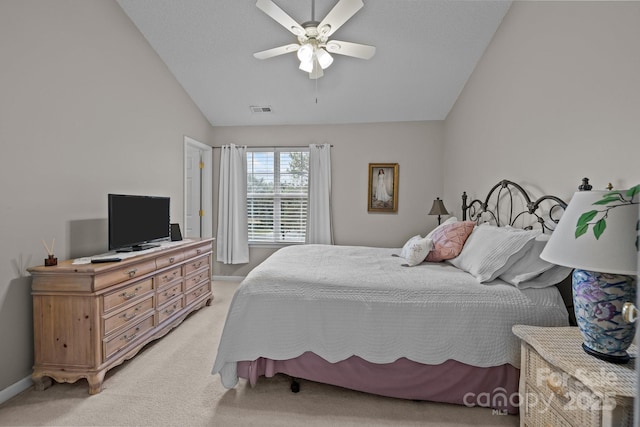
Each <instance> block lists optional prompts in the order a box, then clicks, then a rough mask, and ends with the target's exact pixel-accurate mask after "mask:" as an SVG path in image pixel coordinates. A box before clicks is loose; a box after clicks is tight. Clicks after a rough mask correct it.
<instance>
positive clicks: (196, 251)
mask: <svg viewBox="0 0 640 427" xmlns="http://www.w3.org/2000/svg"><path fill="white" fill-rule="evenodd" d="M209 252H211V243H206V244H204V245H200V246H196V247H195V248H191V249H186V250H185V251H184V258H185V259H189V258H193V257H197V256H198V255H201V254H206V253H209Z"/></svg>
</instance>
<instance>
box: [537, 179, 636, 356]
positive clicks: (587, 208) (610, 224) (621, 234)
mask: <svg viewBox="0 0 640 427" xmlns="http://www.w3.org/2000/svg"><path fill="white" fill-rule="evenodd" d="M639 196H640V185H637V186H635V187H633V188H631V189H629V190H623V191H580V192H577V193H575V194H574V196H573V198H572V199H571V202H570V203H569V206H568V207H567V209H566V211H565V212H564V214H563V215H562V218H561V219H560V222H559V223H558V227H557V228H556V230H555V231H554V232H553V234H552V236H551V239H550V240H549V242H548V243H547V245H546V247H545V249H544V250H543V251H542V253H541V254H540V257H541V258H542V259H544V260H546V261H549V262H552V263H554V264H559V265H563V266H566V267H572V268H574V269H575V270H574V272H573V301H574V309H575V314H576V320H577V323H578V327H579V328H580V332H581V333H582V337H583V340H584V343H583V348H584V350H585V351H586V352H587V353H589V354H591V355H593V356H595V357H598V358H600V359H603V360H606V361H609V362H612V363H626V362H627V361H628V360H629V355H628V354H627V352H626V350H627V348H628V347H629V345H630V344H631V342H632V340H633V337H634V333H635V325H634V323H632V322H627V321H625V319H624V318H623V311H624V310H625V308H624V307H625V304H626V303H630V302H635V298H636V275H637V273H638V222H639V220H638V203H639V201H638V199H639Z"/></svg>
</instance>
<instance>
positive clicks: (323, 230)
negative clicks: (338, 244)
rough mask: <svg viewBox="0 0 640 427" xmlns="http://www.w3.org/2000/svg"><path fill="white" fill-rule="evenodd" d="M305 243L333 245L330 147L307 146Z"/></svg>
mask: <svg viewBox="0 0 640 427" xmlns="http://www.w3.org/2000/svg"><path fill="white" fill-rule="evenodd" d="M305 243H317V244H326V245H332V244H333V225H332V221H331V145H330V144H322V145H320V144H311V145H309V204H308V208H307V233H306V239H305Z"/></svg>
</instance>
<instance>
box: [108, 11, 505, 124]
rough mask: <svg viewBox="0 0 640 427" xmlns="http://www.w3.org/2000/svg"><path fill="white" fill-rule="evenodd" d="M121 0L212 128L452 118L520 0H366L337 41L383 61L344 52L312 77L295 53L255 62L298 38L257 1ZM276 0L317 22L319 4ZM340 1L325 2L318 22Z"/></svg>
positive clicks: (297, 16)
mask: <svg viewBox="0 0 640 427" xmlns="http://www.w3.org/2000/svg"><path fill="white" fill-rule="evenodd" d="M117 1H118V3H119V4H120V6H121V7H122V9H123V10H124V11H125V13H126V14H127V15H128V16H129V17H130V19H131V20H132V21H133V23H134V24H135V25H136V26H137V27H138V29H139V30H140V32H141V33H142V34H143V35H144V37H145V38H146V39H147V40H148V41H149V43H150V45H151V47H152V48H153V49H154V50H155V51H156V52H157V53H158V55H159V56H160V57H161V58H162V60H163V61H164V63H165V64H166V65H167V67H168V68H169V70H170V71H171V72H172V73H173V75H174V76H175V77H176V79H177V81H178V82H179V83H180V84H181V85H182V86H183V87H184V89H185V90H186V92H187V93H188V94H189V96H191V98H192V99H193V101H194V102H195V103H196V105H197V106H198V107H199V108H200V110H201V111H202V113H203V114H204V115H205V116H206V117H207V119H208V120H209V121H210V123H211V124H212V125H214V126H235V125H269V124H278V125H282V124H327V123H334V124H337V123H369V122H388V121H413V120H443V119H445V118H446V116H447V114H448V113H449V111H450V109H451V108H452V106H453V105H454V103H455V101H456V99H457V97H458V95H459V94H460V92H461V91H462V89H463V87H464V85H465V83H466V81H467V79H468V78H469V76H470V75H471V73H472V72H473V70H474V68H475V66H476V64H477V62H478V60H479V59H480V57H481V56H482V54H483V52H484V51H485V49H486V47H487V45H488V44H489V42H490V41H491V38H492V37H493V34H494V33H495V31H496V29H497V28H498V26H499V25H500V22H501V21H502V19H503V17H504V15H505V13H506V12H507V10H508V8H509V6H510V4H511V2H510V1H502V0H497V1H486V0H469V1H462V0H363V1H364V7H363V8H362V9H360V10H359V11H358V12H357V13H356V14H355V15H354V16H353V17H352V18H351V19H349V20H348V21H347V22H346V23H345V24H344V25H343V26H342V27H340V28H339V29H338V30H337V31H336V32H335V34H334V35H333V36H332V38H334V39H338V40H343V41H350V42H355V43H363V44H368V45H373V46H375V47H376V54H375V56H374V57H373V58H371V59H369V60H363V59H357V58H351V57H347V56H343V55H334V62H333V64H332V65H331V66H330V67H329V68H328V69H326V70H325V72H324V76H323V77H322V78H320V79H317V80H311V79H309V76H308V74H306V73H304V72H302V71H300V70H299V69H298V65H299V61H298V59H297V57H296V54H295V53H288V54H285V55H281V56H277V57H274V58H270V59H265V60H259V59H256V58H254V57H253V53H255V52H258V51H262V50H266V49H270V48H273V47H277V46H282V45H286V44H289V43H295V42H296V38H295V36H294V35H293V34H291V33H290V32H289V31H287V30H286V29H285V28H284V27H283V26H282V25H280V24H278V23H277V22H276V21H274V20H273V19H272V18H270V17H269V16H267V15H266V14H265V13H264V12H262V11H261V10H260V9H258V8H257V7H256V4H255V3H256V2H255V0H117ZM274 2H275V3H276V4H277V5H278V6H279V7H280V8H281V9H283V10H284V11H285V12H286V13H287V14H288V15H289V16H291V17H292V18H293V19H294V20H296V21H297V22H298V23H303V22H305V21H309V20H311V13H312V1H311V0H274ZM336 2H337V1H336V0H316V1H315V18H316V20H318V21H320V20H322V19H323V18H324V17H325V16H326V15H327V13H329V11H330V10H331V9H332V8H333V7H334V5H335V4H336ZM251 106H258V107H270V109H271V112H270V113H256V112H253V111H252V109H251V108H250V107H251Z"/></svg>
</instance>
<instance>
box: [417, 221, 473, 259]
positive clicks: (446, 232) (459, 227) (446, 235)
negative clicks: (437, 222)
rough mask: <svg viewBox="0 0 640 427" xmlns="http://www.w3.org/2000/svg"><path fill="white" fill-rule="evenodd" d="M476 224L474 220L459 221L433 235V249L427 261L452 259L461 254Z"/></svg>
mask: <svg viewBox="0 0 640 427" xmlns="http://www.w3.org/2000/svg"><path fill="white" fill-rule="evenodd" d="M475 226H476V223H475V222H474V221H459V222H454V223H453V224H448V225H445V226H444V227H442V228H441V229H439V230H436V231H435V233H433V235H432V236H431V239H433V249H432V250H431V252H429V255H427V258H426V259H425V261H429V262H439V261H444V260H446V259H452V258H455V257H457V256H458V255H460V252H461V251H462V247H463V246H464V242H466V241H467V237H469V235H470V234H471V232H472V231H473V227H475Z"/></svg>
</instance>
